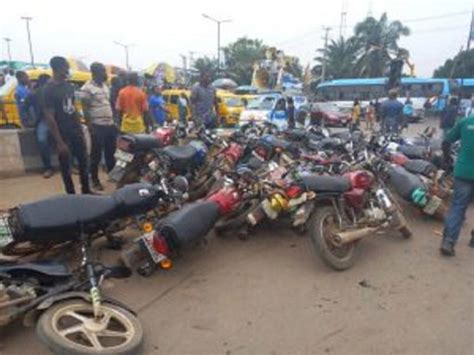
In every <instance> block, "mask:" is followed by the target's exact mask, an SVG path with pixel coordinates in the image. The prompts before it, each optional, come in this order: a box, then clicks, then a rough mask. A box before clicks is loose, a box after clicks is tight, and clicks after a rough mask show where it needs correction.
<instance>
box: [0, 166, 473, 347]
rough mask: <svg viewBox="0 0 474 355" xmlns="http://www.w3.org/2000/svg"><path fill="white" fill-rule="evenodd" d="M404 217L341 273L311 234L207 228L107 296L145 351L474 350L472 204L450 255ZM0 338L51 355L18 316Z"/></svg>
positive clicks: (11, 190) (20, 191)
mask: <svg viewBox="0 0 474 355" xmlns="http://www.w3.org/2000/svg"><path fill="white" fill-rule="evenodd" d="M109 189H110V186H109ZM60 192H62V184H61V181H60V178H59V176H58V175H55V176H54V178H52V179H50V180H44V179H42V178H41V177H40V176H38V175H29V176H25V177H20V178H15V179H8V180H1V181H0V196H1V201H0V209H5V208H8V207H12V206H15V205H16V204H19V203H22V202H27V201H32V200H35V199H38V198H42V197H46V196H50V195H54V194H57V193H60ZM58 213H60V211H58ZM405 213H406V216H407V218H408V221H409V223H410V225H411V227H412V228H413V231H414V236H413V238H412V239H411V240H404V239H403V238H401V237H400V236H398V235H396V234H390V233H389V234H387V235H377V236H374V237H373V238H370V239H366V240H363V241H362V242H361V243H360V246H359V255H358V258H357V261H356V263H355V265H354V267H353V268H352V269H350V270H347V271H344V272H335V271H332V270H330V269H328V268H327V267H326V266H325V265H324V264H323V263H322V261H321V260H320V259H319V258H318V257H317V256H316V255H315V254H314V252H313V250H312V247H311V244H310V241H309V239H308V238H306V237H302V236H297V235H295V234H293V233H292V232H291V231H285V230H278V229H274V230H260V231H258V232H256V233H255V234H254V235H252V236H251V237H250V238H249V239H248V240H247V241H241V240H238V239H234V238H229V239H218V238H214V237H213V236H212V235H211V236H210V237H209V241H208V243H207V244H205V245H200V246H197V247H196V248H193V249H190V250H187V251H185V252H184V253H183V256H182V257H181V258H180V259H178V260H176V261H175V264H174V265H175V266H174V268H173V269H172V270H170V271H166V272H163V271H160V272H158V273H156V274H155V275H153V276H152V277H150V278H142V277H139V276H134V277H132V278H131V279H128V280H117V281H114V284H113V287H109V288H107V289H106V290H105V292H106V293H107V294H109V295H111V296H113V297H116V298H118V299H119V300H121V301H123V302H125V303H126V304H128V305H129V306H130V307H131V308H132V309H134V310H136V311H137V312H138V315H139V318H140V320H141V321H142V323H143V326H144V329H145V334H146V342H145V346H144V353H145V354H179V355H184V354H203V355H209V354H222V355H231V354H232V355H237V354H259V355H260V354H269V355H280V354H374V355H375V354H377V355H378V354H414V355H415V354H416V355H424V354H427V355H428V354H430V355H434V354H439V355H445V354H459V355H461V354H466V355H467V354H474V284H473V281H474V277H473V276H474V250H473V249H470V248H469V247H468V245H467V243H468V233H469V231H470V228H471V227H474V223H473V221H474V209H473V208H471V209H470V210H469V217H468V223H466V225H465V227H464V228H463V232H462V237H461V239H460V242H459V244H458V246H457V249H456V252H457V255H456V257H455V258H451V259H446V258H442V257H441V256H440V255H439V250H438V247H439V243H440V237H439V234H438V233H439V231H441V228H442V226H441V224H440V223H437V222H434V221H431V220H427V219H425V218H423V217H421V216H420V215H418V214H417V213H416V212H415V211H414V210H412V209H411V208H409V207H408V208H406V209H405ZM469 223H470V225H469ZM106 254H107V255H106ZM101 257H105V258H107V259H108V260H113V259H115V258H116V255H114V254H110V252H108V253H105V252H101ZM109 286H110V285H109ZM0 343H2V347H1V348H0V354H2V355H3V354H5V355H6V354H8V355H16V354H18V355H23V354H26V353H27V354H48V351H47V349H45V348H44V347H43V346H42V345H41V344H40V343H39V341H38V340H37V339H36V336H35V332H34V329H27V328H23V327H22V326H21V325H19V324H18V325H15V326H11V327H8V328H6V329H4V330H3V332H2V333H0Z"/></svg>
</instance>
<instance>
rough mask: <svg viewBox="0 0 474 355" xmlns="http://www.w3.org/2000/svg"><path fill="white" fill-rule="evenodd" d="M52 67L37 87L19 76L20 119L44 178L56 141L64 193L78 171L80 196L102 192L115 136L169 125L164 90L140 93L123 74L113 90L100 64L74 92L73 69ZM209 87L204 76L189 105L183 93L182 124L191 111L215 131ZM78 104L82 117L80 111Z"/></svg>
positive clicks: (61, 63) (133, 76)
mask: <svg viewBox="0 0 474 355" xmlns="http://www.w3.org/2000/svg"><path fill="white" fill-rule="evenodd" d="M49 64H50V67H51V69H52V77H50V76H49V75H47V74H43V75H40V76H39V78H38V80H37V81H36V83H35V85H34V86H33V85H31V82H30V80H29V78H28V75H27V73H26V72H24V71H17V72H16V74H15V75H16V79H17V87H16V91H15V99H16V103H17V108H18V113H19V116H20V120H21V123H22V125H23V126H25V127H34V128H35V134H36V139H37V143H38V147H39V150H40V155H41V159H42V163H43V167H44V173H43V176H44V177H45V178H49V177H51V176H52V175H53V168H52V164H51V141H54V144H55V146H56V150H57V153H58V160H59V168H60V171H61V176H62V179H63V182H64V187H65V190H66V192H67V193H69V194H74V193H75V192H76V189H75V186H74V183H73V180H72V177H71V173H72V171H73V169H76V167H77V170H78V173H79V176H80V183H81V191H82V193H84V194H92V193H96V192H97V191H102V190H103V185H102V183H101V181H100V178H99V166H100V163H101V161H102V159H103V160H104V161H105V168H106V171H107V172H110V171H111V170H112V169H113V167H114V165H115V158H114V154H115V149H116V139H117V135H118V134H119V133H124V134H126V133H132V134H135V133H145V132H149V131H150V130H152V129H154V128H156V127H158V126H163V125H164V124H165V122H166V121H167V114H168V113H169V112H168V111H167V109H166V105H165V100H164V98H163V96H162V88H161V86H159V85H152V86H150V87H148V88H147V90H146V89H145V90H144V89H142V88H141V87H140V85H139V76H138V74H137V73H135V72H130V73H120V74H119V75H117V76H115V77H114V78H112V80H111V83H110V86H109V82H108V77H107V71H106V68H105V66H104V65H103V64H101V63H98V62H95V63H92V65H91V66H90V71H91V74H92V79H91V80H89V81H87V82H86V83H85V84H84V85H83V86H82V87H81V88H76V87H75V86H74V84H72V83H71V82H70V81H68V78H69V69H70V68H69V63H68V61H67V60H66V59H65V58H64V57H59V56H56V57H53V58H52V59H51V60H50V63H49ZM210 83H211V81H210V76H209V75H207V74H206V73H203V75H202V76H201V78H200V81H199V83H198V84H197V85H195V86H194V87H193V88H192V91H191V97H190V99H188V97H187V96H186V95H185V94H184V93H183V94H182V95H181V96H180V97H179V99H178V111H179V120H180V121H182V122H186V119H187V116H188V110H189V109H191V111H192V114H193V117H194V121H195V122H196V124H203V125H205V126H206V127H209V128H212V127H215V126H216V123H217V116H216V112H217V99H216V91H215V89H214V88H213V87H212V86H211V85H210ZM78 99H79V100H80V102H81V104H82V113H81V112H79V111H78V110H77V106H76V100H78ZM88 141H90V149H88V145H87V142H88ZM89 151H90V153H89Z"/></svg>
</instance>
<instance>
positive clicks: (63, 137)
mask: <svg viewBox="0 0 474 355" xmlns="http://www.w3.org/2000/svg"><path fill="white" fill-rule="evenodd" d="M49 65H50V66H51V69H52V70H53V79H52V80H51V81H50V82H49V83H48V84H47V85H46V87H45V89H44V115H45V118H46V122H48V127H49V129H50V132H51V134H52V136H53V138H54V140H55V141H56V147H57V150H58V155H59V166H60V168H61V175H62V178H63V182H64V187H65V189H66V192H67V193H68V194H74V193H75V189H74V183H73V181H72V178H71V155H72V156H73V157H74V158H76V159H77V161H78V163H79V175H80V180H81V188H82V193H84V194H89V193H91V190H90V187H89V171H88V161H87V150H86V142H85V138H84V134H83V131H82V128H81V124H80V117H79V114H78V112H77V111H76V108H75V106H74V104H75V102H74V91H75V90H74V86H73V85H72V84H71V83H69V82H67V78H68V76H69V63H68V62H67V60H66V58H64V57H53V58H51V60H50V62H49Z"/></svg>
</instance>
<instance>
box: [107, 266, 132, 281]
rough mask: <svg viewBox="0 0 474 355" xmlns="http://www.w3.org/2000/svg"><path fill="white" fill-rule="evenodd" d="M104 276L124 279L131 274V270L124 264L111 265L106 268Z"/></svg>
mask: <svg viewBox="0 0 474 355" xmlns="http://www.w3.org/2000/svg"><path fill="white" fill-rule="evenodd" d="M105 276H106V277H108V278H111V279H126V278H128V277H130V276H132V270H131V269H130V268H128V267H126V266H113V267H109V268H107V270H106V272H105Z"/></svg>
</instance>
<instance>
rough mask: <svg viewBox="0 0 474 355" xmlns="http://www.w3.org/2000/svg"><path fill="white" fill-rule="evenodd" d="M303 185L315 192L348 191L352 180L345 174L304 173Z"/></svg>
mask: <svg viewBox="0 0 474 355" xmlns="http://www.w3.org/2000/svg"><path fill="white" fill-rule="evenodd" d="M301 182H302V184H303V187H304V188H305V189H307V190H310V191H314V192H346V191H349V190H350V189H351V182H350V181H349V179H348V178H346V177H345V176H329V175H310V174H308V175H303V176H302V177H301Z"/></svg>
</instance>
